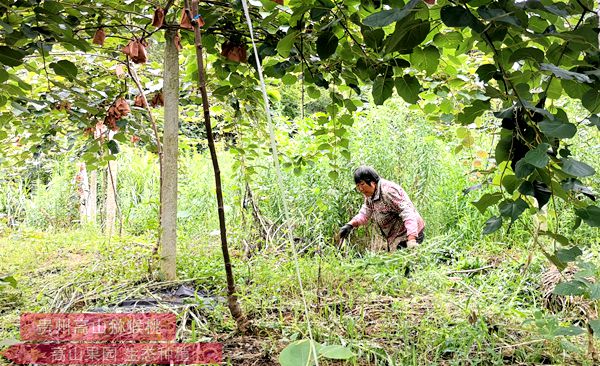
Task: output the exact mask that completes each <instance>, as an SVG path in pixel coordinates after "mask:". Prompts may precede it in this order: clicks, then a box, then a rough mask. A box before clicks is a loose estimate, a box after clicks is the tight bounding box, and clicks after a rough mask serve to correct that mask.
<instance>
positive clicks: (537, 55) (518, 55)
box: [508, 47, 544, 64]
mask: <svg viewBox="0 0 600 366" xmlns="http://www.w3.org/2000/svg"><path fill="white" fill-rule="evenodd" d="M524 59H531V60H534V61H537V62H538V63H541V62H543V61H544V52H543V51H542V50H540V49H538V48H535V47H523V48H519V49H518V50H516V51H515V52H513V53H512V55H510V57H509V58H508V62H509V63H511V64H512V63H515V62H517V61H521V60H524Z"/></svg>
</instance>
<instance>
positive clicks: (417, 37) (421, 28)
mask: <svg viewBox="0 0 600 366" xmlns="http://www.w3.org/2000/svg"><path fill="white" fill-rule="evenodd" d="M430 27H431V25H430V23H429V21H424V20H420V19H417V20H413V21H410V22H397V23H396V28H395V30H394V33H392V34H391V35H389V36H388V37H387V38H386V40H385V50H386V52H387V53H390V52H394V51H402V50H404V51H406V50H412V49H413V48H415V47H417V46H418V45H420V44H421V43H422V42H423V41H424V40H425V39H426V38H427V36H428V35H429V30H430Z"/></svg>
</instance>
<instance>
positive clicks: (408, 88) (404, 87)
mask: <svg viewBox="0 0 600 366" xmlns="http://www.w3.org/2000/svg"><path fill="white" fill-rule="evenodd" d="M394 83H395V84H396V92H397V93H398V95H399V96H401V97H402V99H404V100H405V101H406V102H408V103H411V104H415V103H417V102H418V101H419V93H420V92H421V84H420V83H419V80H417V78H416V77H414V76H411V75H404V76H402V77H397V78H396V79H395V80H394Z"/></svg>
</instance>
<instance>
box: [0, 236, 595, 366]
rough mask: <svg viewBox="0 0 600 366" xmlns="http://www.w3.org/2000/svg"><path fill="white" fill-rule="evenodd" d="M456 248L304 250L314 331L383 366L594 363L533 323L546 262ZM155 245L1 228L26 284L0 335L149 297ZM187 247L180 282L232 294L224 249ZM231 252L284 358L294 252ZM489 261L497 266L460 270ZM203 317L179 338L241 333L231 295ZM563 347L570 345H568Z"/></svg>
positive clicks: (10, 259)
mask: <svg viewBox="0 0 600 366" xmlns="http://www.w3.org/2000/svg"><path fill="white" fill-rule="evenodd" d="M450 243H452V238H450V237H448V236H440V237H436V238H430V239H428V240H427V241H426V242H425V244H424V245H423V246H422V247H420V248H419V249H418V250H417V251H415V252H407V251H402V252H397V253H393V254H374V253H369V252H356V251H354V250H351V249H342V250H336V249H335V248H333V247H331V246H324V247H323V248H322V249H323V250H322V251H321V253H320V254H318V253H315V252H314V251H312V250H310V251H309V252H308V253H306V254H304V255H302V256H301V257H300V263H299V264H300V269H301V274H302V278H303V282H304V286H305V296H306V299H307V302H308V305H309V311H310V320H311V324H312V326H313V332H314V335H315V338H316V339H317V340H318V341H319V342H321V343H329V344H340V343H341V344H345V345H348V346H349V347H350V348H351V349H352V350H353V351H354V352H355V354H357V356H358V358H357V359H355V360H354V361H351V362H349V363H348V364H355V365H364V364H373V365H375V364H385V363H384V361H383V360H384V359H386V358H387V359H389V360H390V361H391V362H392V363H393V364H397V365H422V364H432V365H466V364H472V365H476V364H488V365H495V364H498V365H500V364H540V363H553V364H574V363H577V364H590V365H591V361H590V360H588V359H587V356H586V354H585V342H586V339H585V337H583V336H577V337H569V338H568V339H566V338H564V337H556V338H553V339H547V340H546V339H544V338H543V336H544V335H543V334H542V333H540V330H539V329H538V328H537V327H536V326H535V325H534V323H533V322H531V320H533V319H534V313H535V312H538V311H542V312H543V311H544V310H543V309H542V307H541V305H540V304H541V294H540V293H539V291H537V289H536V286H537V281H538V279H539V272H540V270H541V269H542V267H543V265H544V264H545V262H544V258H538V257H534V260H533V263H532V265H531V266H530V267H529V269H528V271H527V272H526V273H525V274H520V272H519V269H520V266H521V265H522V264H523V263H524V261H525V257H526V252H525V250H524V249H525V248H523V247H522V246H513V247H512V248H508V249H505V250H493V248H495V247H496V246H497V245H498V243H494V242H487V243H484V244H480V245H477V246H475V245H474V246H471V247H470V248H468V247H466V246H465V247H463V248H462V251H461V253H460V254H459V255H455V256H452V255H451V252H449V251H448V245H449V244H450ZM151 246H152V242H151V241H150V240H148V238H142V237H122V238H113V239H112V240H110V241H108V240H107V239H105V238H103V237H102V236H101V235H98V234H97V233H96V232H94V231H93V230H79V231H71V232H65V233H61V234H47V233H39V232H33V231H18V232H5V233H4V234H3V236H2V238H1V239H0V253H2V258H1V260H2V262H1V263H2V264H1V266H0V273H12V274H14V276H15V278H16V279H17V281H18V287H17V289H12V288H4V289H3V290H2V291H3V294H2V295H3V296H2V300H1V303H0V309H1V311H2V315H1V317H0V338H4V339H6V338H18V315H19V314H20V313H21V312H25V311H35V312H40V311H57V310H63V311H86V310H87V311H89V310H90V309H94V308H98V307H103V306H108V305H110V304H115V303H117V302H119V301H121V300H123V299H127V298H135V297H136V296H138V297H143V296H145V295H147V291H148V289H151V287H152V284H153V282H152V280H151V279H150V277H149V273H150V272H149V271H151V269H152V263H150V262H149V261H148V259H149V258H150V249H151ZM180 248H181V250H180V252H179V256H180V260H179V262H178V273H179V277H180V278H181V279H191V280H192V281H191V282H192V283H193V284H194V286H195V287H196V288H197V289H200V290H202V291H205V292H207V293H210V294H213V295H216V296H219V297H222V296H224V295H225V280H224V270H223V266H222V261H221V258H220V251H219V248H218V247H217V246H205V247H201V248H200V247H197V246H195V245H193V243H189V242H184V243H182V244H181V246H180ZM449 253H450V254H449ZM233 255H234V269H235V274H236V280H237V284H238V291H239V295H240V301H241V303H242V307H243V309H244V311H245V312H246V313H247V314H248V315H249V316H250V317H251V318H252V319H253V323H254V325H255V326H256V328H257V329H258V334H260V336H258V337H256V339H258V341H257V342H258V344H259V345H260V347H261V348H262V350H263V351H264V352H267V351H269V350H270V352H272V353H273V352H274V353H275V354H277V352H278V351H279V350H280V349H281V348H282V347H283V346H284V345H285V344H286V343H287V342H289V341H292V340H294V339H301V338H305V337H307V329H306V322H305V315H304V310H303V305H302V301H301V297H300V293H299V290H298V284H297V282H296V279H295V272H294V263H293V261H292V260H291V259H290V256H289V253H288V252H286V251H268V252H262V253H259V254H257V255H255V256H254V257H252V258H251V259H250V260H248V259H244V258H242V254H241V252H240V251H237V250H235V249H234V250H233ZM448 257H450V258H448ZM483 266H492V267H490V268H489V269H487V270H483V271H481V272H476V273H470V274H469V273H467V274H462V273H452V272H453V271H460V270H465V269H473V268H481V267H483ZM319 268H320V271H319ZM319 273H320V275H319ZM523 282H524V283H525V284H526V285H525V286H522V285H521V283H523ZM184 315H185V314H181V313H180V318H182V317H183V316H184ZM198 320H199V321H195V323H194V333H193V334H192V333H191V332H189V329H190V327H188V329H187V330H188V331H187V332H182V333H180V337H181V338H180V340H183V341H190V340H191V339H213V340H214V339H222V338H223V337H226V336H227V335H228V334H231V332H232V331H234V330H235V323H234V322H233V320H232V319H231V317H230V315H229V313H228V310H227V308H226V305H225V303H224V302H223V301H221V302H219V304H217V306H214V307H210V308H204V309H203V310H202V312H201V314H200V315H199V318H198ZM565 342H569V344H570V345H573V347H574V349H573V350H565V346H564V344H563V343H565ZM226 356H227V354H226ZM369 360H370V361H369Z"/></svg>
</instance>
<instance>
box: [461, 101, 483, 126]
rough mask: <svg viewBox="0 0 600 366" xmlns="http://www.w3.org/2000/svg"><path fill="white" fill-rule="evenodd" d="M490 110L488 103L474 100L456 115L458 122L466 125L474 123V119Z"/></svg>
mask: <svg viewBox="0 0 600 366" xmlns="http://www.w3.org/2000/svg"><path fill="white" fill-rule="evenodd" d="M489 108H490V102H489V101H483V100H475V101H473V104H472V105H470V106H468V107H466V108H465V109H463V111H462V113H460V114H459V115H458V121H459V122H460V123H461V124H463V125H468V124H471V123H473V122H475V118H477V117H479V116H481V115H482V114H483V113H484V112H486V111H488V110H489Z"/></svg>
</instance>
